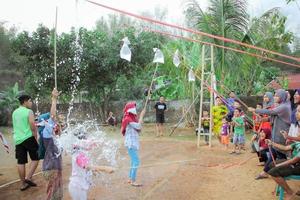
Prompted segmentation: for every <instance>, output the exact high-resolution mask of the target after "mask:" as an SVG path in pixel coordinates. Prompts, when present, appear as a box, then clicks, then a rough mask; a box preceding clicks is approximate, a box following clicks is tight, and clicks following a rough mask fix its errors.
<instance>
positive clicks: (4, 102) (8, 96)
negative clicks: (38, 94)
mask: <svg viewBox="0 0 300 200" xmlns="http://www.w3.org/2000/svg"><path fill="white" fill-rule="evenodd" d="M20 92H21V91H19V85H18V83H15V85H14V86H13V87H8V88H7V89H6V90H4V91H2V92H0V125H7V123H8V121H9V118H10V116H11V113H12V111H13V110H14V109H16V108H17V107H18V106H19V101H18V99H17V97H18V95H19V94H20Z"/></svg>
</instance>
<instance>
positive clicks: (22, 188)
mask: <svg viewBox="0 0 300 200" xmlns="http://www.w3.org/2000/svg"><path fill="white" fill-rule="evenodd" d="M28 188H30V185H29V184H28V183H26V185H23V186H22V187H21V188H20V190H21V191H25V190H27V189H28Z"/></svg>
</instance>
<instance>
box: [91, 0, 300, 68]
mask: <svg viewBox="0 0 300 200" xmlns="http://www.w3.org/2000/svg"><path fill="white" fill-rule="evenodd" d="M86 1H87V2H89V3H91V4H94V5H97V6H100V7H103V8H106V9H109V10H112V11H115V12H118V13H122V14H125V15H129V16H131V17H135V18H138V19H141V20H144V21H148V22H151V23H155V24H159V25H163V26H168V27H171V28H175V29H179V30H183V31H186V32H190V33H193V34H197V35H202V36H207V37H209V38H214V39H217V40H221V41H224V42H228V43H234V44H237V45H241V46H244V47H247V48H251V49H256V50H259V51H262V52H266V53H270V54H274V55H277V56H280V57H284V58H288V59H291V60H294V61H297V62H299V61H300V59H299V58H297V57H293V56H288V55H285V54H282V53H279V52H276V51H271V50H268V49H264V48H261V47H256V46H254V45H250V44H246V43H243V42H239V41H237V40H233V39H229V38H225V37H222V36H216V35H212V34H209V33H205V32H202V31H196V30H193V29H189V28H184V27H181V26H178V25H174V24H170V23H166V22H162V21H158V20H154V19H151V18H148V17H144V16H141V15H137V14H134V13H131V12H128V11H124V10H120V9H117V8H113V7H110V6H106V5H104V4H100V3H97V2H94V1H91V0H86ZM298 67H300V66H298Z"/></svg>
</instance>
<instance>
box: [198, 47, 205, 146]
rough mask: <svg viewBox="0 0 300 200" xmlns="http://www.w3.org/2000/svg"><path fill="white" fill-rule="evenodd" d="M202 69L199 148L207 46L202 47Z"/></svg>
mask: <svg viewBox="0 0 300 200" xmlns="http://www.w3.org/2000/svg"><path fill="white" fill-rule="evenodd" d="M201 59H202V60H201V62H202V68H201V84H200V106H199V124H198V141H197V147H198V148H199V147H200V134H201V124H202V108H203V84H204V67H205V45H203V46H202V57H201Z"/></svg>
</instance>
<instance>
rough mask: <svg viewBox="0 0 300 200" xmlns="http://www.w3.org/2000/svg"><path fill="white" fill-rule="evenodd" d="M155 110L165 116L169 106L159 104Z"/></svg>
mask: <svg viewBox="0 0 300 200" xmlns="http://www.w3.org/2000/svg"><path fill="white" fill-rule="evenodd" d="M154 108H155V109H156V114H164V112H165V110H166V109H167V105H166V104H165V103H161V102H157V103H156V104H155V106H154Z"/></svg>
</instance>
